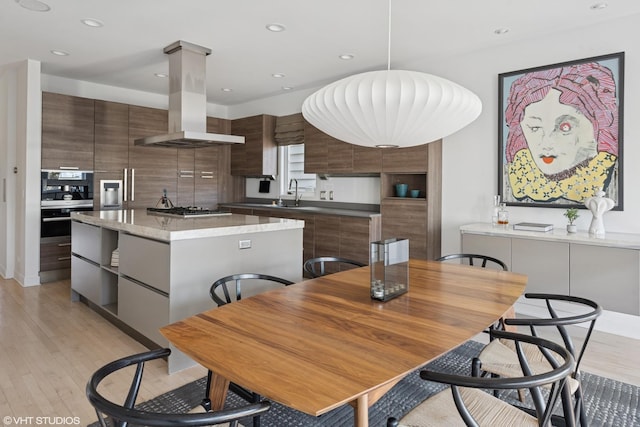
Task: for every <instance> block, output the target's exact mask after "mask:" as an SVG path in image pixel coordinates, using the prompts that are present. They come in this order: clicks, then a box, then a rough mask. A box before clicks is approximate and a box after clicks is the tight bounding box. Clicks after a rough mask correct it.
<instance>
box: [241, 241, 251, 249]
mask: <svg viewBox="0 0 640 427" xmlns="http://www.w3.org/2000/svg"><path fill="white" fill-rule="evenodd" d="M250 247H251V240H239V241H238V249H249V248H250Z"/></svg>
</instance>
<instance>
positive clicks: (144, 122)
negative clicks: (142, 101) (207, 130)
mask: <svg viewBox="0 0 640 427" xmlns="http://www.w3.org/2000/svg"><path fill="white" fill-rule="evenodd" d="M168 120H169V114H168V112H167V111H165V110H159V109H155V108H147V107H138V106H134V105H130V106H129V171H130V172H129V177H128V181H129V189H128V190H129V208H148V207H152V206H155V205H156V203H157V202H158V201H159V200H160V198H161V197H162V194H163V191H164V190H166V191H167V196H169V198H170V199H171V200H173V201H175V200H176V195H177V181H176V171H177V170H178V149H177V148H172V147H149V146H140V145H135V144H134V141H135V140H136V139H138V138H142V137H145V136H150V135H159V134H163V133H166V132H167V129H168V128H169V125H168Z"/></svg>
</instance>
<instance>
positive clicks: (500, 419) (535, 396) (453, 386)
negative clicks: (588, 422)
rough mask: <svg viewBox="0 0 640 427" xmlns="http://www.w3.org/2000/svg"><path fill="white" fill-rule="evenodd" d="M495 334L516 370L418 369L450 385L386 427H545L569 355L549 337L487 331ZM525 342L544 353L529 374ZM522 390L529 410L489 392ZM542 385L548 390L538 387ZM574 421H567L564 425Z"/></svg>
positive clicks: (571, 364) (570, 364) (425, 377)
mask: <svg viewBox="0 0 640 427" xmlns="http://www.w3.org/2000/svg"><path fill="white" fill-rule="evenodd" d="M492 333H493V334H495V337H496V338H497V339H496V340H495V341H497V340H498V339H499V340H502V341H505V342H509V343H511V344H512V345H513V347H514V348H515V349H516V352H517V355H518V361H517V362H516V363H517V366H518V369H519V370H520V374H519V375H518V376H516V377H511V378H493V377H477V376H473V375H472V376H468V375H454V374H448V373H441V372H434V371H430V370H424V371H421V372H420V378H422V379H423V380H427V381H435V382H438V383H441V384H448V385H449V386H450V387H448V388H445V389H444V390H442V391H440V392H439V393H436V394H435V395H433V396H431V397H429V398H427V400H425V401H424V402H422V403H421V404H419V405H418V406H417V407H415V408H414V409H412V410H411V411H410V412H409V413H408V414H406V415H405V416H404V417H403V418H402V419H401V420H398V419H396V418H395V417H391V418H389V419H388V420H387V426H388V427H400V426H410V427H419V426H441V425H442V426H449V425H460V424H462V423H464V424H465V425H467V426H479V425H486V426H492V427H493V426H505V427H511V426H524V425H534V426H535V425H537V426H550V425H551V418H552V415H553V410H554V408H555V406H556V404H557V402H558V400H559V398H560V396H561V393H562V390H564V388H565V387H566V381H567V379H568V378H569V376H570V375H571V372H572V371H573V369H574V366H575V362H574V359H573V357H572V356H571V353H570V352H569V351H568V350H567V349H566V348H564V347H563V346H561V345H559V344H557V343H554V342H552V341H549V340H546V339H542V338H540V337H534V336H531V335H526V334H516V333H511V332H505V331H492ZM525 346H532V347H535V348H536V349H538V351H539V352H541V353H544V354H545V355H547V356H548V357H549V364H548V367H547V369H545V370H544V371H539V372H533V370H532V367H531V361H530V360H529V358H528V357H527V355H526V352H525ZM523 388H524V389H528V390H529V391H530V393H531V396H532V400H533V408H532V409H529V408H524V407H520V406H517V405H511V404H510V403H508V402H507V401H504V400H500V399H498V398H497V397H495V396H494V394H493V393H491V390H518V389H523ZM543 388H547V389H548V388H550V390H544V389H543ZM574 425H575V423H572V420H571V419H569V420H567V424H566V426H567V427H573V426H574Z"/></svg>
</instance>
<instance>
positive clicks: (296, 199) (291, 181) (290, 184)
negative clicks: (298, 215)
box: [289, 178, 302, 206]
mask: <svg viewBox="0 0 640 427" xmlns="http://www.w3.org/2000/svg"><path fill="white" fill-rule="evenodd" d="M294 182H295V183H296V192H295V194H294V200H295V204H296V206H299V205H300V198H301V197H302V194H300V195H299V194H298V180H297V179H295V178H291V179H290V180H289V194H291V187H292V186H293V183H294Z"/></svg>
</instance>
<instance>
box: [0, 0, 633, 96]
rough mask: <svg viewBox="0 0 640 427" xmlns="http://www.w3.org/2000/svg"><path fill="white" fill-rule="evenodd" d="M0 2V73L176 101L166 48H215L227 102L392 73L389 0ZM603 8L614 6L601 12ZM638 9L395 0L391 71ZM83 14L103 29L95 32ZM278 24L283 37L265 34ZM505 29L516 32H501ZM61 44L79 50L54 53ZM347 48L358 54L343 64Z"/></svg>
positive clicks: (619, 4) (578, 2)
mask: <svg viewBox="0 0 640 427" xmlns="http://www.w3.org/2000/svg"><path fill="white" fill-rule="evenodd" d="M0 1H2V3H1V6H0V66H2V65H5V64H8V63H12V62H16V61H20V60H24V59H27V58H29V59H34V60H38V61H40V62H41V63H42V72H43V73H44V74H49V75H54V76H60V77H66V78H70V79H76V80H84V81H88V82H94V83H101V84H106V85H111V86H118V87H124V88H131V89H136V90H141V91H146V92H154V93H159V94H167V93H168V79H160V78H157V77H155V76H154V73H168V57H167V55H165V54H164V53H163V51H162V49H163V48H164V47H165V46H167V45H169V44H171V43H173V42H175V41H177V40H184V41H187V42H190V43H194V44H198V45H201V46H204V47H207V48H210V49H211V50H212V54H211V55H210V56H209V57H208V58H207V80H208V85H207V98H208V101H209V102H210V103H214V104H219V105H235V104H239V103H244V102H248V101H252V100H256V99H260V98H265V97H269V96H274V95H278V94H281V93H283V92H284V91H283V89H282V87H283V86H289V87H292V88H293V90H296V89H308V88H312V87H316V86H321V85H323V84H325V83H328V82H330V81H333V80H336V79H337V78H340V77H344V76H347V75H350V74H354V73H358V72H363V71H368V70H375V69H384V68H386V66H387V40H388V29H387V28H388V27H387V24H388V16H389V14H388V12H389V9H388V0H80V1H79V0H43V1H44V2H45V3H47V4H48V5H49V6H50V7H51V10H50V11H49V12H34V11H30V10H27V9H25V8H23V7H21V6H20V5H19V4H18V3H17V0H0ZM22 1H24V0H22ZM599 1H600V2H606V3H608V7H607V8H605V9H601V10H592V9H591V8H590V6H592V5H593V4H596V3H597V2H599ZM632 14H640V1H638V0H533V1H517V0H488V1H479V0H439V1H435V0H393V3H392V13H391V17H392V20H391V21H392V24H391V28H392V31H391V40H392V44H391V66H392V68H410V64H411V62H412V61H416V60H424V59H427V60H433V61H438V60H442V59H443V58H446V57H447V56H451V55H458V54H464V53H465V52H469V51H475V50H479V49H486V48H495V47H496V46H499V45H501V44H506V43H513V42H516V41H519V40H525V39H532V38H535V37H536V36H538V35H540V34H549V33H553V32H559V31H564V30H566V29H571V28H578V27H584V26H588V25H591V24H594V23H600V22H603V21H607V20H611V19H615V18H619V17H623V16H629V15H632ZM84 18H93V19H98V20H100V21H102V22H103V23H104V27H102V28H90V27H87V26H85V25H83V24H82V23H81V22H80V21H81V19H84ZM274 22H275V23H280V24H283V25H285V26H286V31H284V32H281V33H273V32H269V31H267V30H266V29H265V25H266V24H269V23H274ZM639 23H640V21H639ZM504 27H506V28H509V29H510V31H509V32H508V33H506V34H504V35H500V36H498V35H496V34H495V33H494V30H495V29H497V28H504ZM53 49H57V50H63V51H66V52H68V53H69V54H70V55H69V56H66V57H58V56H54V55H52V54H51V53H50V51H51V50H53ZM567 51H568V52H570V51H571V46H567ZM343 53H350V54H353V55H354V56H355V58H354V59H353V60H351V61H345V60H341V59H339V58H338V55H340V54H343ZM523 55H526V52H523ZM569 56H571V55H569ZM421 71H426V72H428V71H429V70H421ZM273 73H283V74H285V77H284V78H280V79H276V78H273V77H272V74H273ZM223 87H224V88H232V89H233V91H232V92H223V91H222V90H221V88H223Z"/></svg>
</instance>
